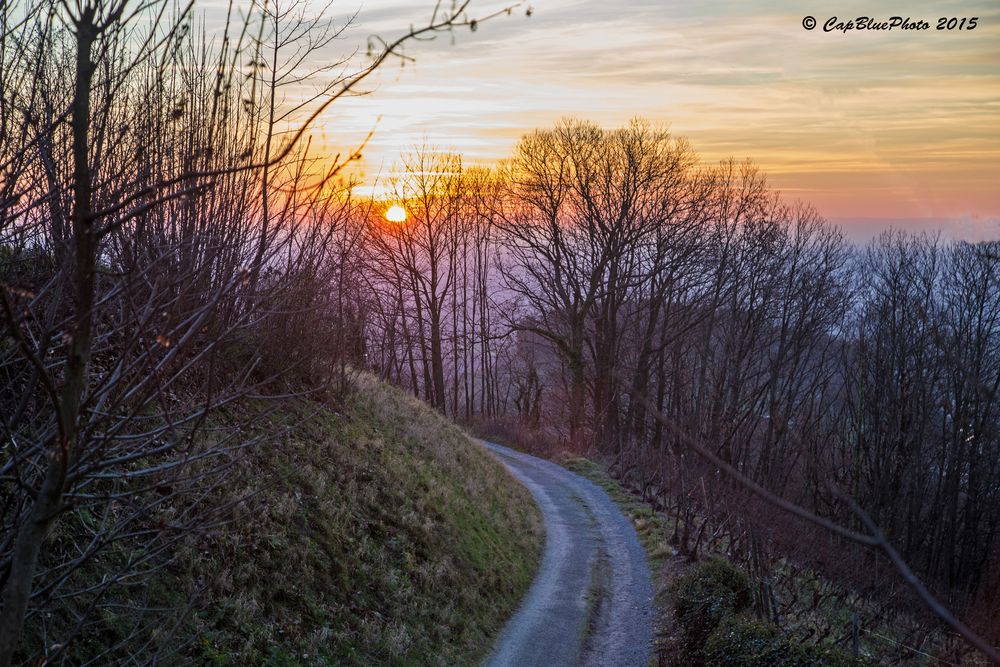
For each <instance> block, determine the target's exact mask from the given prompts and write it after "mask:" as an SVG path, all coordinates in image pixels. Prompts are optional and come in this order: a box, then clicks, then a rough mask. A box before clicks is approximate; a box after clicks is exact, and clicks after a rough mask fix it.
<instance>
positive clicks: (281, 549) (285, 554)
mask: <svg viewBox="0 0 1000 667" xmlns="http://www.w3.org/2000/svg"><path fill="white" fill-rule="evenodd" d="M270 406H273V404H270ZM261 409H263V408H262V406H261V405H254V404H244V405H242V406H240V407H239V410H242V411H249V412H253V411H257V410H261ZM310 415H314V416H311V417H310ZM307 417H309V418H307ZM219 419H220V423H224V421H225V416H221V417H220V418H219ZM269 420H270V421H271V422H273V423H274V424H275V425H280V424H282V423H286V424H289V425H290V426H289V427H288V428H287V429H285V432H284V434H283V435H282V436H281V437H279V438H277V439H272V440H270V441H269V442H267V443H266V444H263V445H261V446H259V447H258V448H257V449H255V450H254V451H253V453H252V454H251V456H250V457H249V458H248V460H247V461H246V462H245V463H243V464H242V465H241V468H240V469H239V471H238V473H237V475H236V476H235V477H234V481H233V483H232V484H231V485H230V486H229V488H228V489H227V490H226V491H225V492H224V493H221V494H220V497H219V498H218V499H217V500H218V501H219V502H225V501H227V500H232V499H235V498H240V497H244V496H247V495H250V496H252V498H251V499H250V500H249V501H248V503H247V504H246V505H245V506H244V508H243V511H241V513H240V515H239V517H238V520H236V521H235V522H233V523H232V524H230V525H229V526H228V527H227V528H226V529H224V530H222V531H219V532H218V533H217V534H215V535H212V536H209V537H206V538H199V540H197V541H196V542H195V541H193V540H192V543H190V544H188V545H186V546H185V547H184V548H182V549H181V550H179V551H178V552H177V553H176V554H174V555H175V560H174V562H173V563H172V564H171V565H170V567H169V568H168V569H167V570H165V571H162V572H160V573H159V574H158V575H157V576H156V578H155V579H153V580H152V581H151V582H149V585H148V586H146V587H145V589H144V591H143V596H144V597H143V600H144V602H145V603H146V604H147V605H152V606H156V607H160V608H164V609H175V610H177V611H173V612H166V611H165V612H163V613H162V615H163V618H162V621H161V622H160V623H159V627H161V628H162V629H163V631H162V634H161V635H160V636H157V635H155V634H154V636H153V637H152V642H151V643H150V645H148V646H145V647H141V649H140V650H141V652H143V653H144V654H146V655H151V654H152V652H154V651H155V650H157V648H159V647H162V646H165V645H167V644H170V643H176V642H177V641H178V640H179V639H187V640H191V641H189V643H188V644H187V646H186V647H185V648H184V649H182V653H181V654H179V655H175V656H173V657H172V658H170V660H169V661H168V663H167V664H173V663H190V662H193V663H195V664H203V665H275V666H278V665H330V664H334V665H472V664H476V663H477V662H478V661H479V660H480V659H481V658H482V657H483V655H484V654H485V652H487V651H488V650H489V648H490V646H491V644H492V639H493V638H494V636H495V635H496V633H497V632H498V631H499V629H500V628H501V627H502V625H503V623H504V622H505V621H506V619H507V618H508V617H509V616H510V615H511V614H512V613H513V611H514V609H515V608H516V606H517V604H518V603H519V601H520V599H521V597H522V595H523V594H524V592H525V591H526V590H527V587H528V586H529V585H530V583H531V580H532V578H533V576H534V573H535V570H536V567H537V564H538V559H539V557H540V553H541V544H542V527H541V526H542V524H541V518H540V516H539V514H538V510H537V507H536V506H535V504H534V502H533V501H532V499H531V497H530V495H529V493H528V492H527V491H526V490H525V489H524V488H523V487H522V486H520V484H518V483H517V482H516V481H514V480H513V478H512V477H510V475H509V474H508V473H507V472H506V471H505V470H504V469H503V468H502V466H501V465H500V464H499V463H497V462H496V461H494V460H493V459H492V458H491V457H490V456H488V455H487V454H486V453H485V452H484V451H483V450H482V449H481V448H480V447H478V446H477V445H475V444H474V443H473V442H472V441H471V440H470V439H469V438H468V437H467V436H466V435H465V434H464V433H463V432H462V431H461V430H460V429H459V428H458V427H456V426H454V425H452V424H451V423H450V422H448V421H447V420H445V419H444V418H443V417H441V416H440V415H438V414H437V413H435V412H434V411H432V410H430V409H429V408H427V407H426V406H425V405H424V404H423V403H422V402H420V401H419V400H417V399H416V398H413V397H412V396H410V395H408V394H405V393H404V392H402V391H400V390H397V389H394V388H390V387H387V386H385V385H384V384H381V383H379V382H377V381H376V380H374V379H373V378H371V377H368V376H362V377H361V378H360V379H359V380H358V390H357V391H356V392H355V393H354V394H353V395H351V396H349V397H348V398H347V399H346V400H345V403H344V404H343V405H341V406H338V408H337V411H336V412H334V411H333V410H331V409H328V408H326V407H324V406H320V405H319V404H317V403H314V402H311V401H306V400H296V401H287V402H285V403H283V404H282V405H281V406H280V409H279V410H278V411H277V412H276V413H274V414H273V415H271V416H270V417H269ZM279 430H280V429H279ZM89 569H90V572H89V573H86V574H85V575H81V576H91V577H99V576H100V563H97V564H95V565H94V567H92V568H89ZM121 595H122V600H121V601H122V604H123V608H122V609H121V610H120V611H119V612H116V613H106V614H105V617H104V618H103V619H102V624H101V626H102V627H100V628H98V629H97V631H95V632H92V633H89V637H88V638H86V639H84V640H81V641H80V642H78V643H77V644H75V645H74V646H73V647H71V649H70V654H71V657H72V658H75V659H71V662H74V663H76V662H82V661H83V659H84V658H86V657H88V656H93V655H95V654H96V651H97V650H99V648H100V647H101V646H106V645H108V644H109V643H111V642H113V641H114V640H115V639H116V638H117V637H120V636H125V635H127V632H128V628H129V627H131V625H130V624H131V623H132V619H131V618H130V617H129V611H128V609H127V608H128V607H129V606H130V605H131V602H132V600H131V598H130V597H129V595H130V594H129V593H127V592H125V591H123V592H121ZM189 599H194V604H193V607H192V608H191V609H190V610H189V611H188V612H187V613H186V614H185V613H183V612H182V611H181V610H182V609H183V607H184V606H185V603H186V602H187V601H188V600H189ZM175 624H177V629H176V631H175V632H173V633H171V632H167V629H168V628H171V627H173V626H174V625H175ZM145 639H146V637H143V640H145ZM139 648H140V647H139V646H137V645H136V644H131V645H128V646H124V647H122V649H121V650H120V651H119V653H118V654H116V655H115V656H109V657H108V658H107V659H106V660H105V664H108V663H107V660H110V662H112V663H119V662H122V658H123V657H124V656H125V655H126V654H127V653H128V652H130V651H133V650H136V649H139Z"/></svg>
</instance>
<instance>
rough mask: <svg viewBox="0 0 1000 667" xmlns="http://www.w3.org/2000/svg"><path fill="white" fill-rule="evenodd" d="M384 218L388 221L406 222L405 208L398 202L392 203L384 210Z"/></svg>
mask: <svg viewBox="0 0 1000 667" xmlns="http://www.w3.org/2000/svg"><path fill="white" fill-rule="evenodd" d="M385 219H386V220H388V221H389V222H406V209H405V208H403V207H402V206H400V205H399V204H393V205H392V206H390V207H389V209H388V210H387V211H386V212H385Z"/></svg>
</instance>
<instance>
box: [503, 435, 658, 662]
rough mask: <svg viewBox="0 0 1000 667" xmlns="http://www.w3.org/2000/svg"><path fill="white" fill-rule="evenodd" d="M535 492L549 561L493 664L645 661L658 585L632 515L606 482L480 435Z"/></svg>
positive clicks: (510, 624)
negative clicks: (614, 497) (601, 484)
mask: <svg viewBox="0 0 1000 667" xmlns="http://www.w3.org/2000/svg"><path fill="white" fill-rule="evenodd" d="M483 444H484V445H485V446H486V447H487V448H488V449H489V450H490V451H491V452H493V454H494V455H495V456H496V457H497V458H498V459H500V461H501V462H503V463H504V465H506V466H507V468H508V469H509V470H510V471H511V473H513V475H514V476H515V477H517V479H519V480H520V481H521V482H522V483H523V484H524V485H525V486H526V487H528V490H530V491H531V493H532V494H533V495H534V496H535V500H536V501H537V502H538V506H539V508H540V509H541V511H542V516H543V518H544V520H545V530H546V536H545V553H544V555H543V557H542V564H541V567H540V568H539V570H538V575H537V576H536V577H535V581H534V583H532V585H531V588H530V589H529V590H528V594H527V595H526V596H525V598H524V600H523V601H522V602H521V607H520V608H519V609H518V611H517V613H515V614H514V616H513V618H511V619H510V620H509V621H508V622H507V625H506V626H505V627H504V629H503V632H502V633H501V634H500V637H499V639H498V640H497V644H496V646H495V647H494V649H493V653H492V654H491V655H490V656H489V657H488V658H487V659H486V662H485V665H487V666H488V667H500V666H501V665H511V666H515V665H516V666H517V667H531V666H532V665H538V666H544V667H562V666H564V665H565V666H571V665H595V666H597V665H600V666H601V667H646V665H647V664H648V663H649V659H650V654H651V649H652V636H653V586H652V582H651V580H650V574H649V566H648V565H647V563H646V554H645V552H644V551H643V550H642V545H640V544H639V539H638V537H637V536H636V534H635V530H634V529H633V527H632V524H631V522H630V521H629V520H628V519H627V518H625V516H624V515H622V513H621V512H620V511H619V509H618V507H617V506H616V505H615V504H614V502H613V501H612V500H611V499H610V498H608V495H607V494H606V493H605V492H604V490H603V489H601V488H600V487H598V486H597V485H596V484H594V483H593V482H591V481H589V480H587V479H584V478H583V477H580V476H579V475H575V474H573V473H571V472H570V471H568V470H566V469H565V468H561V467H560V466H557V465H556V464H554V463H552V462H550V461H545V460H543V459H539V458H536V457H534V456H529V455H527V454H522V453H521V452H516V451H514V450H512V449H508V448H506V447H501V446H500V445H495V444H493V443H489V442H484V443H483Z"/></svg>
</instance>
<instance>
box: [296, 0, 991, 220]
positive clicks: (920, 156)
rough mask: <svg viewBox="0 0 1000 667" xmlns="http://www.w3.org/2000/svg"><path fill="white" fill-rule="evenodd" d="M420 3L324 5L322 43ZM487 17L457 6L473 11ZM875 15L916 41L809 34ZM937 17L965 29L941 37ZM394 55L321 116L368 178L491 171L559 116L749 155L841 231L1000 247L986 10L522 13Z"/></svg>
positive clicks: (540, 2) (815, 7)
mask: <svg viewBox="0 0 1000 667" xmlns="http://www.w3.org/2000/svg"><path fill="white" fill-rule="evenodd" d="M310 1H313V0H310ZM445 3H446V4H447V0H445ZM433 6H434V2H433V1H432V0H408V1H406V2H403V1H402V0H368V1H367V2H362V1H361V0H358V2H356V3H354V4H351V3H350V2H339V3H338V4H336V5H334V12H335V15H337V16H341V17H343V16H346V13H347V12H351V13H353V12H354V11H357V12H358V13H357V16H356V17H355V22H354V26H353V27H352V28H351V30H350V31H349V32H348V33H347V37H345V39H344V40H343V41H342V42H338V43H337V44H335V45H332V46H331V48H334V49H337V50H339V51H341V52H343V51H344V50H345V49H351V48H354V47H357V46H360V47H361V48H362V49H363V48H364V47H363V42H364V41H365V40H366V39H367V36H368V35H371V34H377V35H380V36H384V37H391V36H394V35H398V34H400V33H401V32H403V31H405V30H406V29H407V28H408V27H409V26H410V25H420V24H422V23H426V22H427V20H428V18H429V17H430V14H431V12H432V10H433ZM498 6H500V5H499V4H498V3H497V2H494V1H492V0H491V1H489V2H486V1H479V2H477V1H476V0H473V1H472V4H471V11H470V14H471V15H473V16H475V15H477V14H486V13H489V12H491V11H492V10H494V9H496V8H497V7H498ZM529 6H530V8H531V16H530V17H528V16H526V9H527V8H528V7H529ZM872 13H876V16H877V17H878V18H880V19H881V20H887V19H888V18H889V17H891V16H894V15H899V16H901V17H910V19H911V20H913V21H917V20H924V21H927V22H928V23H929V24H930V29H928V30H922V31H902V30H899V29H896V30H892V31H888V32H887V31H873V30H868V31H861V30H853V31H849V32H847V33H844V32H841V31H837V30H834V31H831V32H826V31H825V30H824V24H825V23H826V21H827V20H828V19H830V18H831V17H832V16H837V17H838V20H839V21H844V20H846V19H848V18H855V17H858V16H864V15H870V14H872ZM807 15H812V16H814V17H815V18H816V21H817V23H818V25H817V27H816V28H815V29H813V30H806V29H805V28H804V27H803V19H804V17H805V16H807ZM940 17H946V18H950V17H956V18H958V19H959V20H961V19H962V18H963V17H964V18H972V17H977V18H978V21H977V26H976V28H975V29H974V30H971V31H970V30H963V31H958V30H951V31H948V30H943V31H938V30H936V29H935V28H936V25H937V22H938V19H939V18H940ZM352 40H354V41H353V42H352ZM406 53H407V55H408V56H410V57H412V58H413V59H414V61H413V62H410V61H407V62H406V63H405V64H404V65H402V66H400V63H399V62H395V63H390V64H389V65H388V66H387V67H385V68H384V69H383V70H381V71H380V72H379V73H378V74H377V75H376V76H375V77H374V79H373V80H369V82H368V85H366V88H365V93H366V94H365V95H362V96H358V97H353V98H351V99H346V100H341V101H338V102H337V104H335V105H334V106H333V107H332V108H331V111H330V112H329V113H328V114H326V115H325V116H324V117H323V118H322V119H321V121H320V126H319V128H318V130H319V132H320V133H321V134H322V135H323V137H324V139H325V140H326V141H328V142H330V143H331V144H334V145H352V144H353V143H357V142H358V141H360V140H361V139H362V138H363V137H364V136H365V135H367V134H368V132H369V131H370V130H372V129H374V130H375V134H374V137H373V139H372V141H371V143H370V144H369V145H368V147H367V149H366V151H365V155H364V162H363V168H364V173H365V175H366V178H368V179H369V180H371V179H372V178H373V177H374V176H375V175H377V174H378V173H380V172H382V173H384V172H385V171H387V170H390V169H391V168H392V166H393V165H394V164H396V163H398V161H399V158H400V155H401V154H402V153H405V152H407V151H409V150H412V149H413V148H414V147H415V146H418V145H422V144H426V145H430V146H432V147H435V148H439V149H443V150H454V151H457V152H460V153H462V154H463V155H464V156H465V158H466V160H467V161H468V162H477V163H487V164H488V163H491V162H494V161H496V160H498V159H501V158H503V157H506V156H508V155H509V154H510V153H511V151H512V149H513V147H514V145H515V144H516V142H517V140H518V138H519V137H520V136H521V135H522V134H523V133H525V132H526V131H530V130H531V129H534V128H538V127H549V126H551V125H552V124H553V123H555V122H556V121H558V120H559V119H560V118H563V117H566V116H574V117H579V118H583V119H588V120H594V121H597V122H599V123H601V124H604V125H606V126H617V125H621V124H623V123H625V122H627V121H628V120H629V118H631V117H633V116H643V117H646V118H649V119H651V120H654V121H656V122H661V123H664V124H668V125H669V126H670V128H671V130H672V131H673V132H674V133H676V134H677V135H681V136H685V137H687V138H688V139H689V140H690V142H691V144H692V146H693V147H694V149H695V150H696V151H697V152H698V153H699V154H700V156H701V158H702V160H703V161H704V162H706V163H714V162H716V161H718V160H721V159H725V158H728V157H736V158H738V159H742V158H747V157H749V158H752V159H753V160H754V161H755V162H757V163H758V164H759V165H760V166H761V167H762V168H763V169H764V171H766V172H767V173H768V174H769V179H770V182H771V184H772V186H773V187H775V188H776V189H778V190H780V191H781V192H782V193H783V194H784V196H786V197H787V198H790V199H801V200H804V201H808V202H810V203H812V204H813V205H815V206H816V207H817V209H818V210H819V212H820V213H821V214H822V215H824V216H825V217H827V218H828V219H830V220H832V221H834V222H837V223H839V224H842V225H844V226H845V227H846V228H847V229H848V231H849V232H850V233H853V234H855V235H858V234H860V235H864V234H867V233H874V232H877V231H879V230H880V229H883V228H885V227H888V226H899V227H905V228H908V229H926V230H934V229H939V228H940V229H943V230H944V231H945V232H946V234H947V235H949V236H952V237H958V238H967V239H972V240H980V239H984V238H1000V3H997V2H996V1H995V0H990V1H970V0H965V1H961V2H959V1H954V0H945V1H938V2H922V1H917V0H911V1H907V2H904V1H900V0H879V1H878V2H874V1H873V0H867V1H866V2H859V1H857V0H840V1H839V2H837V3H829V2H812V1H809V0H800V1H799V2H790V1H785V0H774V1H769V2H764V1H760V2H722V1H720V0H702V1H700V2H692V1H690V0H688V1H662V0H661V1H659V2H654V1H652V0H630V1H628V2H608V1H600V0H533V1H532V2H531V3H530V5H529V4H528V3H525V4H522V5H520V6H519V7H517V8H516V9H514V11H513V12H512V13H511V15H509V16H506V15H505V16H501V17H498V18H496V19H493V20H491V21H489V22H486V23H484V24H482V25H480V26H479V28H478V30H476V31H475V32H473V31H470V30H469V29H468V28H462V29H458V30H456V31H455V33H454V34H453V35H450V36H449V35H442V36H439V37H438V38H437V39H436V40H434V41H432V42H423V43H419V44H412V45H411V46H410V47H408V49H407V51H406ZM331 57H332V56H331Z"/></svg>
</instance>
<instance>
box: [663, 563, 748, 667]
mask: <svg viewBox="0 0 1000 667" xmlns="http://www.w3.org/2000/svg"><path fill="white" fill-rule="evenodd" d="M670 592H671V595H672V596H673V600H674V609H675V611H676V612H677V620H678V622H679V623H680V625H681V627H682V628H683V630H684V652H685V653H686V654H687V659H688V660H689V661H691V662H692V663H696V664H700V663H701V662H702V659H701V653H702V648H703V647H704V645H705V641H706V640H707V639H708V637H709V635H711V634H712V631H713V630H715V628H716V626H718V625H719V623H720V622H721V621H722V620H723V619H724V618H726V617H727V616H731V615H733V614H738V613H739V612H741V611H743V610H745V609H746V608H747V607H749V606H750V602H751V591H750V579H749V577H747V575H746V574H745V573H744V572H743V571H741V570H739V569H737V568H736V567H734V566H733V565H732V564H731V563H729V562H728V561H726V560H723V559H721V558H713V559H711V560H708V561H706V562H704V563H702V564H701V565H698V566H697V567H696V568H695V569H694V570H692V571H691V572H690V573H688V574H686V575H684V576H683V577H680V578H679V579H677V581H675V582H674V583H673V584H672V586H671V589H670Z"/></svg>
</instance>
